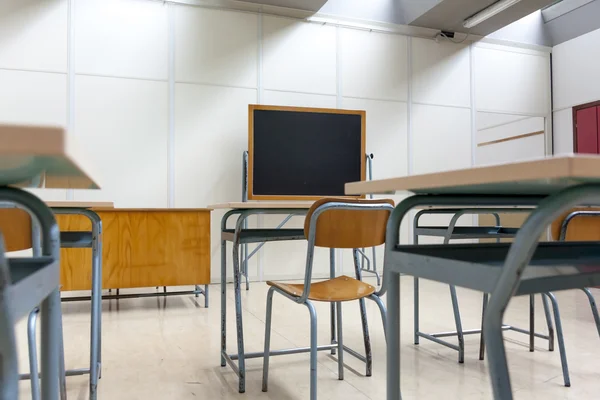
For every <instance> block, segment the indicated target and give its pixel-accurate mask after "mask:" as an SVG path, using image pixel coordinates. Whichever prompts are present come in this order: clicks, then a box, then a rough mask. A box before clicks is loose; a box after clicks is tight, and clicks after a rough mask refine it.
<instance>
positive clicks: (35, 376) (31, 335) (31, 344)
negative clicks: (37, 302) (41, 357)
mask: <svg viewBox="0 0 600 400" xmlns="http://www.w3.org/2000/svg"><path fill="white" fill-rule="evenodd" d="M39 312H40V309H39V308H34V309H33V311H31V312H30V313H29V318H28V319H27V348H28V350H29V374H30V380H31V400H40V374H39V370H38V358H37V343H36V341H35V332H36V326H37V317H38V314H39Z"/></svg>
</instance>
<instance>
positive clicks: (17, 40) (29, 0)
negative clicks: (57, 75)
mask: <svg viewBox="0 0 600 400" xmlns="http://www.w3.org/2000/svg"><path fill="white" fill-rule="evenodd" d="M0 68H12V69H30V70H41V71H57V72H66V70H67V0H2V1H0Z"/></svg>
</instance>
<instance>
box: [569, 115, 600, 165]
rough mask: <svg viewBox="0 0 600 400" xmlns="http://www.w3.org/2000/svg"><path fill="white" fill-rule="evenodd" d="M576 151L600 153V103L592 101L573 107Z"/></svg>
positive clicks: (574, 147)
mask: <svg viewBox="0 0 600 400" xmlns="http://www.w3.org/2000/svg"><path fill="white" fill-rule="evenodd" d="M573 125H574V137H573V140H574V143H573V144H574V146H573V149H574V150H575V153H582V154H600V105H598V104H596V103H590V104H587V105H583V106H579V107H575V108H574V109H573Z"/></svg>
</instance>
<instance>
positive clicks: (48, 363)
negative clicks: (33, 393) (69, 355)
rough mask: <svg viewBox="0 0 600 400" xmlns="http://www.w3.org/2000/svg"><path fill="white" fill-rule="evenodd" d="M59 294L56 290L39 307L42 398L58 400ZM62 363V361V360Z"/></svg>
mask: <svg viewBox="0 0 600 400" xmlns="http://www.w3.org/2000/svg"><path fill="white" fill-rule="evenodd" d="M60 314H61V313H60V293H59V291H58V289H56V290H55V291H54V292H52V294H50V295H49V296H48V297H47V298H46V299H44V301H43V302H42V305H41V316H42V352H41V353H42V390H41V393H42V398H43V399H44V400H58V398H59V397H58V394H59V390H60V389H59V365H60V355H59V351H60V336H61V332H60V331H61V330H62V324H61V319H60ZM63 363H64V359H63Z"/></svg>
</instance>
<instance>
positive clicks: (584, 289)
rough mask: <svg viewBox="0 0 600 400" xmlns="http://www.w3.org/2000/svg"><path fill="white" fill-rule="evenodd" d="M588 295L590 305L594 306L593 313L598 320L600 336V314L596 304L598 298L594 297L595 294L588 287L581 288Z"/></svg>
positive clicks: (595, 319) (597, 325)
mask: <svg viewBox="0 0 600 400" xmlns="http://www.w3.org/2000/svg"><path fill="white" fill-rule="evenodd" d="M581 290H583V292H584V293H585V295H586V296H587V298H588V300H589V302H590V307H591V308H592V315H593V316H594V321H595V322H596V329H597V330H598V336H600V316H599V315H598V307H597V306H596V300H595V299H594V295H593V294H592V292H591V291H590V289H588V288H583V289H581Z"/></svg>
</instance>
